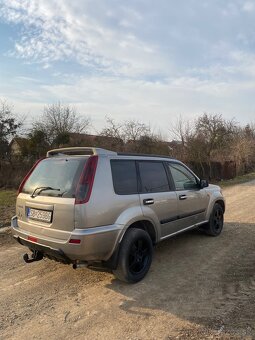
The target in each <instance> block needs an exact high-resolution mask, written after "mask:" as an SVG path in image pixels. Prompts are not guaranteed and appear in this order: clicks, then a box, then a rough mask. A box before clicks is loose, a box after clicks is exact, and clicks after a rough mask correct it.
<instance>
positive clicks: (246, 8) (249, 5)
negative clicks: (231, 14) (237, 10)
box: [243, 1, 255, 12]
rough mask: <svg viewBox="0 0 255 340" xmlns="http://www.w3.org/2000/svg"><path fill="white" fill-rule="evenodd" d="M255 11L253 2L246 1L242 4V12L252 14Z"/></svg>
mask: <svg viewBox="0 0 255 340" xmlns="http://www.w3.org/2000/svg"><path fill="white" fill-rule="evenodd" d="M254 9H255V4H254V2H252V1H246V2H245V3H244V4H243V10H244V11H245V12H253V11H254Z"/></svg>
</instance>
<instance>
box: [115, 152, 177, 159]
mask: <svg viewBox="0 0 255 340" xmlns="http://www.w3.org/2000/svg"><path fill="white" fill-rule="evenodd" d="M117 155H118V156H135V157H139V156H140V157H157V158H159V157H160V158H169V159H173V160H174V159H175V158H173V157H170V156H166V155H155V154H148V153H129V152H117Z"/></svg>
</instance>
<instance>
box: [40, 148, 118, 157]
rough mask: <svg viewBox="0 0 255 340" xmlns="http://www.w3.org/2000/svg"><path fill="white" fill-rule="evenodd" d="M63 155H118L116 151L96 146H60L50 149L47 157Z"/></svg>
mask: <svg viewBox="0 0 255 340" xmlns="http://www.w3.org/2000/svg"><path fill="white" fill-rule="evenodd" d="M61 155H71V156H84V155H88V156H90V155H117V153H116V152H114V151H110V150H106V149H101V148H94V147H87V146H84V147H83V146H82V147H70V148H59V149H53V150H49V151H48V152H47V154H46V157H52V156H61Z"/></svg>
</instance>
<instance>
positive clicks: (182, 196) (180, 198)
mask: <svg viewBox="0 0 255 340" xmlns="http://www.w3.org/2000/svg"><path fill="white" fill-rule="evenodd" d="M187 198H188V196H187V195H180V196H179V200H180V201H183V200H186V199H187Z"/></svg>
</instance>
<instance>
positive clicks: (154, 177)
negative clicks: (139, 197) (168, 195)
mask: <svg viewBox="0 0 255 340" xmlns="http://www.w3.org/2000/svg"><path fill="white" fill-rule="evenodd" d="M138 164H139V171H140V177H141V184H142V187H141V191H142V192H143V193H147V192H162V191H169V190H170V189H169V184H168V180H167V175H166V171H165V167H164V165H163V163H162V162H150V161H143V162H139V163H138Z"/></svg>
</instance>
